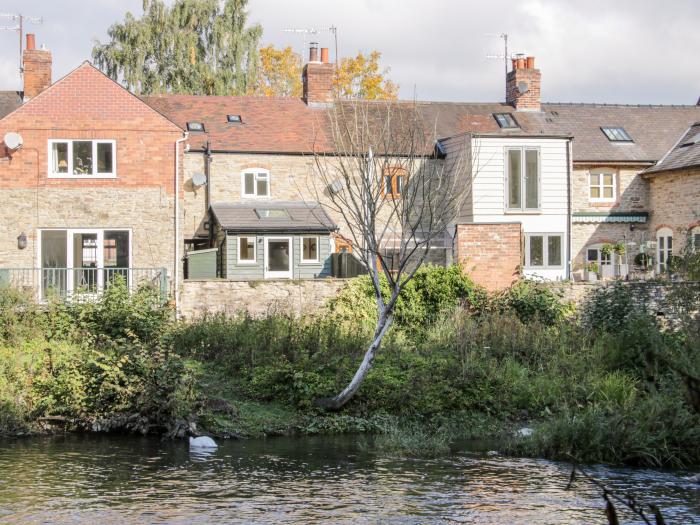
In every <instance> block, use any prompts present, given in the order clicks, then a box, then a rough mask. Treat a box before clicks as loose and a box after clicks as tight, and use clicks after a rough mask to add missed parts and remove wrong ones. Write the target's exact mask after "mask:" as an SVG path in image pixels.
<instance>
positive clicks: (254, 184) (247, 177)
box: [241, 169, 270, 197]
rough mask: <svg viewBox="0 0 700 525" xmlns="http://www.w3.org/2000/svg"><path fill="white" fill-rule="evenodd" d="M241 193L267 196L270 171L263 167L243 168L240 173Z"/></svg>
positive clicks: (245, 195) (268, 193)
mask: <svg viewBox="0 0 700 525" xmlns="http://www.w3.org/2000/svg"><path fill="white" fill-rule="evenodd" d="M241 194H242V195H243V196H244V197H269V196H270V172H269V171H268V170H264V169H250V170H245V171H244V172H243V173H242V174H241Z"/></svg>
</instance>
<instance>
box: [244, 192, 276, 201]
mask: <svg viewBox="0 0 700 525" xmlns="http://www.w3.org/2000/svg"><path fill="white" fill-rule="evenodd" d="M241 198H242V199H256V200H266V199H269V198H270V195H246V194H245V193H244V194H242V195H241Z"/></svg>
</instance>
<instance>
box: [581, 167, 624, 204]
mask: <svg viewBox="0 0 700 525" xmlns="http://www.w3.org/2000/svg"><path fill="white" fill-rule="evenodd" d="M593 175H598V177H599V179H598V185H597V186H596V187H597V188H598V191H599V194H600V195H601V197H593V195H592V192H591V190H592V189H593V183H592V176H593ZM603 175H612V197H603V196H602V195H603V193H604V192H603V189H604V188H607V187H608V186H607V185H604V184H603ZM588 201H589V202H616V201H617V171H616V170H607V169H600V170H591V171H589V172H588Z"/></svg>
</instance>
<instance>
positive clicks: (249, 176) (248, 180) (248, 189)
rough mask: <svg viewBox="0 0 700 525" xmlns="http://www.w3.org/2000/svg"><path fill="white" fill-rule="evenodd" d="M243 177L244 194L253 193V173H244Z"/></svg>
mask: <svg viewBox="0 0 700 525" xmlns="http://www.w3.org/2000/svg"><path fill="white" fill-rule="evenodd" d="M244 177H245V181H244V185H243V186H244V187H243V193H245V194H246V195H255V173H246V174H244Z"/></svg>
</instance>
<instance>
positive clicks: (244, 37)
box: [92, 0, 262, 95]
mask: <svg viewBox="0 0 700 525" xmlns="http://www.w3.org/2000/svg"><path fill="white" fill-rule="evenodd" d="M247 3H248V1H247V0H224V1H223V2H220V1H219V0H175V2H174V3H173V4H172V6H168V5H166V4H165V2H164V1H163V0H143V14H142V15H141V17H140V18H136V17H134V15H132V14H131V13H127V15H126V17H125V18H124V22H122V23H116V24H114V25H112V26H111V27H110V28H109V31H108V35H109V39H110V41H109V42H107V43H105V44H102V43H100V42H96V43H95V46H94V47H93V50H92V57H93V60H94V61H95V64H96V65H97V66H98V67H99V68H100V69H101V70H102V71H103V72H104V73H106V74H107V75H109V76H110V77H111V78H113V79H115V80H118V81H121V82H122V83H123V84H124V85H125V86H126V87H127V88H128V89H130V90H132V91H133V92H135V93H137V94H144V95H147V94H151V93H184V94H196V95H243V94H245V93H247V92H249V91H250V90H251V89H252V87H253V86H254V85H255V82H256V79H257V67H258V44H259V41H260V37H261V36H262V28H261V27H260V26H259V25H253V26H247V25H246V22H247V18H248V13H247V11H246V5H247Z"/></svg>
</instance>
